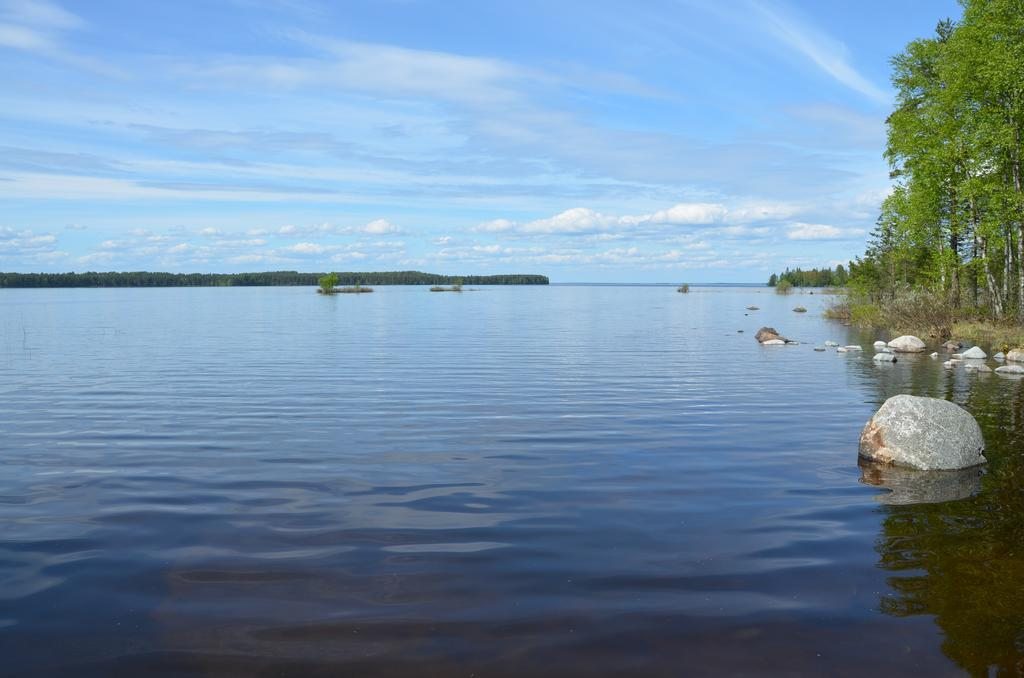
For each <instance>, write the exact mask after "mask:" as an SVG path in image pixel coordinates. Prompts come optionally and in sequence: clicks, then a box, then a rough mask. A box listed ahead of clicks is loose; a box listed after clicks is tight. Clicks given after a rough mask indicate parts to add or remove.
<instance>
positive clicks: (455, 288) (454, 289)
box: [430, 278, 462, 292]
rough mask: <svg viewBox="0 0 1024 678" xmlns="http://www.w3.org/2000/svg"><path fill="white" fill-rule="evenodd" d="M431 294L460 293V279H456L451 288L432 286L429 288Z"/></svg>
mask: <svg viewBox="0 0 1024 678" xmlns="http://www.w3.org/2000/svg"><path fill="white" fill-rule="evenodd" d="M430 291H431V292H461V291H462V278H456V279H455V281H454V282H453V283H452V286H451V287H444V286H442V285H434V286H433V287H431V288H430Z"/></svg>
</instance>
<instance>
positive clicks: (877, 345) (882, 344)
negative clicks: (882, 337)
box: [874, 341, 886, 349]
mask: <svg viewBox="0 0 1024 678" xmlns="http://www.w3.org/2000/svg"><path fill="white" fill-rule="evenodd" d="M874 346H875V348H878V349H882V348H885V347H886V343H885V342H884V341H876V342H875V344H874Z"/></svg>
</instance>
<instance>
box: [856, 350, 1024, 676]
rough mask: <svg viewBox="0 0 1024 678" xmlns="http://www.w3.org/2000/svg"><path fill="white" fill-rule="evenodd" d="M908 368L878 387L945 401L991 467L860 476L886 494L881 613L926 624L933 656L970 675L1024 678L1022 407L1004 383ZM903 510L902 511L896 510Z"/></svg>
mask: <svg viewBox="0 0 1024 678" xmlns="http://www.w3.org/2000/svg"><path fill="white" fill-rule="evenodd" d="M929 367H930V365H929V364H928V362H927V361H925V360H917V361H916V362H915V363H914V365H913V367H912V368H911V369H910V370H909V371H907V372H906V373H904V374H902V375H899V376H898V377H897V378H896V379H895V380H893V381H892V382H890V383H885V384H883V385H882V388H881V393H880V396H879V397H880V398H881V397H882V396H886V397H887V396H888V395H891V394H892V391H893V390H898V389H903V390H906V392H912V393H915V394H918V395H933V396H937V397H946V398H949V399H951V400H954V401H955V402H958V403H959V404H961V405H963V406H964V407H967V408H968V409H969V410H970V411H971V412H972V413H973V414H974V415H975V416H976V417H977V418H978V420H979V423H980V424H981V426H982V429H983V432H984V435H985V441H986V445H987V450H986V456H987V457H988V459H989V461H990V463H989V464H988V465H987V467H986V469H985V471H984V472H982V471H981V470H979V469H967V470H965V471H962V472H957V473H954V474H951V475H945V474H938V475H934V476H933V475H932V474H925V475H927V476H928V478H927V479H915V478H914V477H912V476H914V475H916V474H915V472H913V471H901V470H898V469H891V468H890V469H876V468H865V470H864V479H865V482H869V483H870V484H872V485H882V486H884V487H887V488H890V489H892V493H891V494H888V495H885V496H883V497H881V498H880V501H882V502H883V503H886V504H889V506H887V507H886V509H885V511H886V513H885V517H884V519H883V521H882V529H881V533H880V537H879V539H878V542H877V547H876V548H877V550H878V553H879V556H880V561H879V562H880V564H881V566H882V567H883V568H885V569H886V570H887V571H888V572H890V573H891V574H892V576H891V577H890V578H889V580H888V584H889V591H887V592H886V593H885V594H884V595H883V596H882V598H881V602H880V606H881V610H882V611H883V612H884V613H886V614H888V615H892V616H895V617H913V616H918V615H924V616H928V617H934V619H935V621H936V623H937V624H938V626H939V628H941V629H942V632H943V635H944V638H943V642H942V651H943V652H944V653H945V654H946V655H947V656H948V657H949V658H950V659H951V660H953V661H954V662H956V664H957V665H958V666H960V667H961V668H963V669H964V670H966V671H968V672H969V673H971V674H972V675H999V676H1004V675H1005V676H1017V675H1022V674H1024V397H1022V392H1021V390H1020V389H1019V388H1018V387H1016V386H1015V385H1013V384H1011V383H1010V382H1008V381H1007V380H1002V379H997V378H993V377H992V376H991V375H975V376H970V375H969V374H967V373H963V372H960V371H958V372H955V373H946V372H944V371H943V372H939V371H937V370H932V369H929ZM899 504H903V505H899Z"/></svg>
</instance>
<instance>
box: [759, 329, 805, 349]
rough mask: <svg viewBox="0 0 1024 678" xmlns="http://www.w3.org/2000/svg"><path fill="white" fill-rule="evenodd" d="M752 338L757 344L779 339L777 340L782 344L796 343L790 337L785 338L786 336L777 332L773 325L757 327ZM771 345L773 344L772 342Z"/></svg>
mask: <svg viewBox="0 0 1024 678" xmlns="http://www.w3.org/2000/svg"><path fill="white" fill-rule="evenodd" d="M754 338H755V339H757V342H758V343H759V344H768V343H769V342H775V341H779V342H781V343H783V344H795V343H796V342H795V341H793V340H792V339H787V338H786V337H784V336H782V335H781V334H779V332H778V330H776V329H775V328H774V327H762V328H761V329H759V330H758V331H757V334H755V335H754ZM772 345H775V344H774V343H772Z"/></svg>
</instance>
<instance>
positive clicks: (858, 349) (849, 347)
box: [846, 344, 864, 351]
mask: <svg viewBox="0 0 1024 678" xmlns="http://www.w3.org/2000/svg"><path fill="white" fill-rule="evenodd" d="M846 350H847V351H863V350H864V349H863V348H861V347H860V346H855V345H852V344H851V345H850V346H847V347H846Z"/></svg>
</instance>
